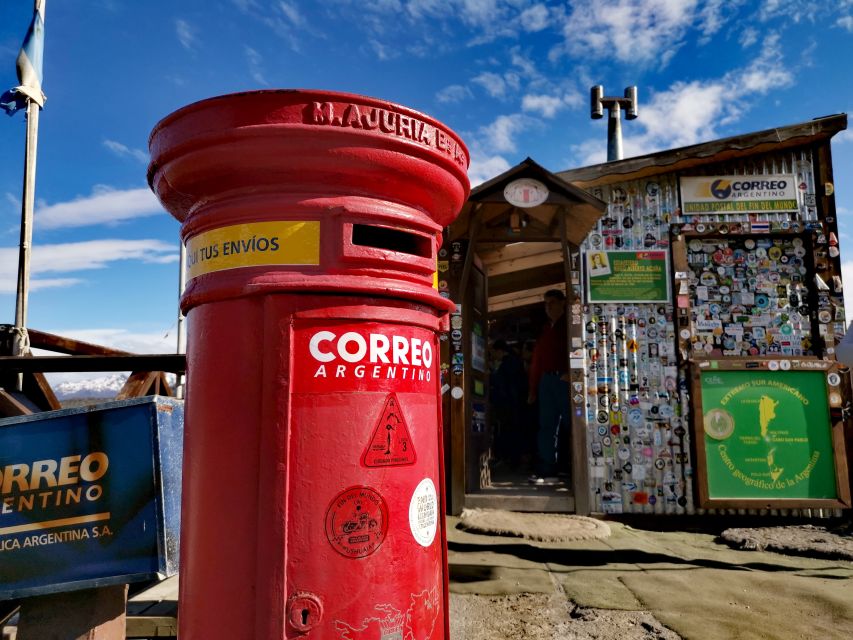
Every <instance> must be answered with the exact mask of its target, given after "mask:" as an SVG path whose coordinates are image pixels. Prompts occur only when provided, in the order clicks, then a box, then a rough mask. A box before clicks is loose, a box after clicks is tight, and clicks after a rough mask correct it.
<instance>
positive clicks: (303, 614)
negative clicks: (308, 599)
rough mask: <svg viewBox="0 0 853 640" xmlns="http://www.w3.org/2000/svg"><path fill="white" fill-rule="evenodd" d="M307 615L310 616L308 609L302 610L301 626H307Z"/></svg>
mask: <svg viewBox="0 0 853 640" xmlns="http://www.w3.org/2000/svg"><path fill="white" fill-rule="evenodd" d="M309 615H311V613H310V612H309V611H308V609H303V610H302V624H303V625H307V624H308V616H309Z"/></svg>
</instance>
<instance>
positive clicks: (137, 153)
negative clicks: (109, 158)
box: [104, 140, 148, 164]
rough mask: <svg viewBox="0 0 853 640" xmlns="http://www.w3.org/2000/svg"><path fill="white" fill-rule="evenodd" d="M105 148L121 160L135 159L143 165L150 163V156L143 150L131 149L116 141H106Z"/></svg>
mask: <svg viewBox="0 0 853 640" xmlns="http://www.w3.org/2000/svg"><path fill="white" fill-rule="evenodd" d="M104 146H105V147H106V148H107V149H109V150H110V151H112V152H113V153H114V154H115V155H117V156H118V157H119V158H133V159H134V160H137V161H139V162H142V163H143V164H147V163H148V154H147V153H145V152H144V151H143V150H142V149H131V148H130V147H128V146H127V145H124V144H122V143H121V142H116V141H115V140H104Z"/></svg>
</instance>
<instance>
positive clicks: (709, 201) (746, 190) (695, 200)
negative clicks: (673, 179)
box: [680, 175, 798, 215]
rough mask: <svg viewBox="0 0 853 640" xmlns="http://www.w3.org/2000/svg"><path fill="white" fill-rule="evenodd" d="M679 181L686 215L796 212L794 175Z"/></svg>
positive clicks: (682, 204)
mask: <svg viewBox="0 0 853 640" xmlns="http://www.w3.org/2000/svg"><path fill="white" fill-rule="evenodd" d="M680 182H681V210H682V212H683V213H684V214H685V215H695V214H702V213H775V212H782V211H797V210H798V205H797V183H796V179H795V177H794V176H793V175H754V176H693V177H682V178H681V181H680Z"/></svg>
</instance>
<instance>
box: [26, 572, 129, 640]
mask: <svg viewBox="0 0 853 640" xmlns="http://www.w3.org/2000/svg"><path fill="white" fill-rule="evenodd" d="M126 606H127V585H126V584H121V585H116V586H112V587H101V588H100V589H82V590H80V591H69V592H66V593H56V594H51V595H47V596H36V597H33V598H25V599H24V600H22V601H21V620H20V622H19V623H18V640H46V639H48V638H63V640H124V637H125V635H124V628H125V608H126Z"/></svg>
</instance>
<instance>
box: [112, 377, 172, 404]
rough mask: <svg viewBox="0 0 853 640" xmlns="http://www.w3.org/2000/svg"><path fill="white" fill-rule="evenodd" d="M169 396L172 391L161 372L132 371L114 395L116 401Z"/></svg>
mask: <svg viewBox="0 0 853 640" xmlns="http://www.w3.org/2000/svg"><path fill="white" fill-rule="evenodd" d="M151 395H155V396H157V395H159V396H171V395H172V390H171V389H170V388H169V383H168V382H166V376H165V375H164V374H163V372H162V371H134V372H133V373H131V374H130V375H129V376H128V378H127V380H125V382H124V386H122V388H121V389H120V390H119V392H118V394H117V395H116V400H126V399H128V398H140V397H142V396H151Z"/></svg>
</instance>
